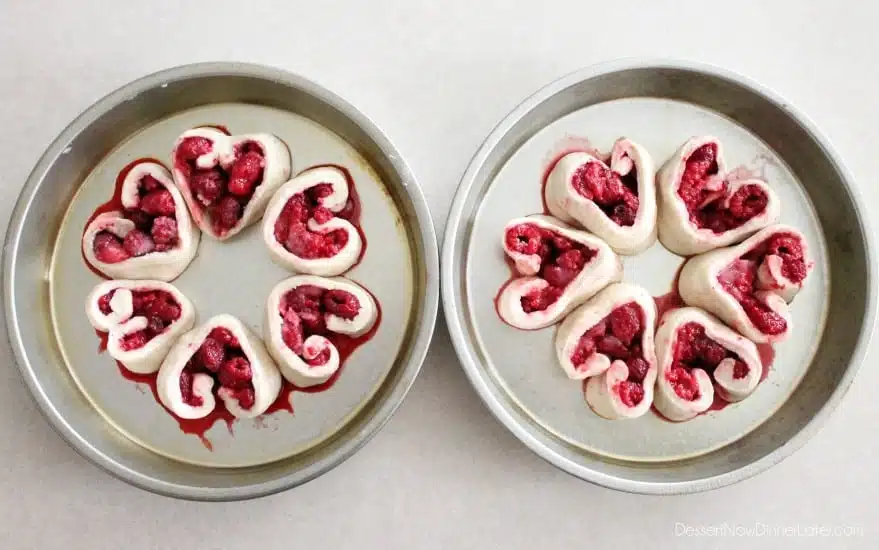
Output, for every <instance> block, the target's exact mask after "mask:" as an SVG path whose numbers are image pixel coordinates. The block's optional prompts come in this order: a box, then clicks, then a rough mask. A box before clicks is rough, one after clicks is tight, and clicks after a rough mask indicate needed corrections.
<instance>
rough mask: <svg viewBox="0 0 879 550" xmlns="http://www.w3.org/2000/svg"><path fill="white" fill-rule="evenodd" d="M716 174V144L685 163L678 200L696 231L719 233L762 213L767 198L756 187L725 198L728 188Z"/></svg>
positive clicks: (702, 148)
mask: <svg viewBox="0 0 879 550" xmlns="http://www.w3.org/2000/svg"><path fill="white" fill-rule="evenodd" d="M718 172H719V168H718V165H717V144H716V143H706V144H705V145H703V146H702V147H699V148H698V149H696V150H695V151H693V153H692V154H691V155H690V157H689V158H688V159H687V160H686V161H685V165H684V173H683V175H682V176H681V183H680V186H679V187H678V196H680V197H681V200H683V201H684V204H685V205H686V206H687V212H689V214H690V222H692V223H693V224H695V225H696V227H698V228H700V229H710V230H711V231H713V232H715V233H723V232H724V231H729V230H730V229H735V228H737V227H740V226H741V225H743V224H745V223H746V222H747V221H748V220H750V219H751V218H753V217H754V216H759V215H760V214H762V213H763V211H764V210H766V205H767V203H768V202H769V196H768V195H767V194H766V191H764V190H763V189H762V188H761V187H760V186H759V185H754V184H746V185H742V186H741V187H739V188H738V189H736V190H735V191H733V192H732V195H729V193H730V184H729V182H727V181H726V180H724V179H722V178H721V177H720V176H719V175H718ZM727 199H728V201H729V202H728V205H726V204H725V202H726V200H727Z"/></svg>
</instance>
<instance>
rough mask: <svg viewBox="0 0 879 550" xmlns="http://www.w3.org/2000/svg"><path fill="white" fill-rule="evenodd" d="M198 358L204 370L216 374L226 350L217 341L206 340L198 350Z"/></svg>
mask: <svg viewBox="0 0 879 550" xmlns="http://www.w3.org/2000/svg"><path fill="white" fill-rule="evenodd" d="M198 358H199V359H201V363H202V365H204V368H206V369H207V370H209V371H211V372H217V371H218V370H220V366H221V365H222V364H223V360H224V359H225V358H226V348H225V347H223V344H222V343H220V342H218V341H217V340H214V339H213V338H206V339H205V341H204V342H202V344H201V347H200V348H199V349H198Z"/></svg>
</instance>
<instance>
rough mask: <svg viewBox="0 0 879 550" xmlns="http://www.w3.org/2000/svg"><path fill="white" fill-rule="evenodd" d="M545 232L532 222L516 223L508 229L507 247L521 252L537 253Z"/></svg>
mask: <svg viewBox="0 0 879 550" xmlns="http://www.w3.org/2000/svg"><path fill="white" fill-rule="evenodd" d="M542 237H543V232H542V231H541V230H540V228H539V227H537V226H536V225H533V224H530V223H523V224H520V225H514V226H513V227H511V228H509V229H507V234H506V243H507V248H509V249H510V250H513V251H515V252H518V253H520V254H537V253H538V252H539V251H540V247H541V244H542V241H543V239H542Z"/></svg>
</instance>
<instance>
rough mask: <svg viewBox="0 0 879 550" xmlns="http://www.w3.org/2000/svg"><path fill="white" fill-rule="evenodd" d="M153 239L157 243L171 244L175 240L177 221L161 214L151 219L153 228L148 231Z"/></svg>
mask: <svg viewBox="0 0 879 550" xmlns="http://www.w3.org/2000/svg"><path fill="white" fill-rule="evenodd" d="M150 233H151V234H152V237H153V241H154V242H155V243H156V246H157V248H158V245H160V244H163V245H173V244H174V243H176V242H177V221H176V220H175V219H174V218H169V217H168V216H161V217H158V218H156V219H155V220H153V228H152V230H151V231H150Z"/></svg>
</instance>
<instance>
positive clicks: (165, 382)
mask: <svg viewBox="0 0 879 550" xmlns="http://www.w3.org/2000/svg"><path fill="white" fill-rule="evenodd" d="M215 385H216V386H217V390H216V396H217V397H219V398H220V399H222V400H223V404H224V405H225V407H226V409H227V410H228V411H229V412H230V413H232V415H233V416H235V417H236V418H253V417H256V416H259V415H261V414H263V413H264V412H265V411H266V410H267V409H268V408H269V406H270V405H271V404H272V403H273V402H274V401H275V399H277V398H278V394H279V393H280V391H281V375H280V373H279V372H278V369H277V367H276V366H275V363H274V362H273V361H272V358H271V357H270V356H269V354H268V352H267V351H266V348H265V346H264V345H263V343H262V340H260V339H259V337H258V336H256V335H255V334H254V333H253V332H252V331H251V330H250V329H249V328H247V327H246V326H245V325H244V324H243V323H242V322H241V321H239V320H238V319H237V318H235V317H233V316H231V315H226V314H222V315H216V316H214V317H211V318H210V319H208V320H207V321H206V322H205V323H204V324H202V325H200V326H198V327H196V328H194V329H192V330H190V331H189V332H187V333H186V334H184V335H182V336H181V337H180V339H179V340H178V341H177V343H176V344H174V347H173V348H171V351H169V352H168V356H167V357H166V358H165V360H164V361H163V362H162V366H161V367H160V368H159V374H158V377H157V379H156V386H157V390H158V394H159V400H160V401H161V402H162V404H163V405H164V406H165V407H167V408H168V409H169V410H170V411H171V412H173V413H174V414H175V415H177V416H179V417H180V418H185V419H194V418H204V417H205V416H207V415H208V414H210V413H211V412H212V411H213V410H214V408H215V407H216V406H217V402H216V397H215V395H214V386H215Z"/></svg>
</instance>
